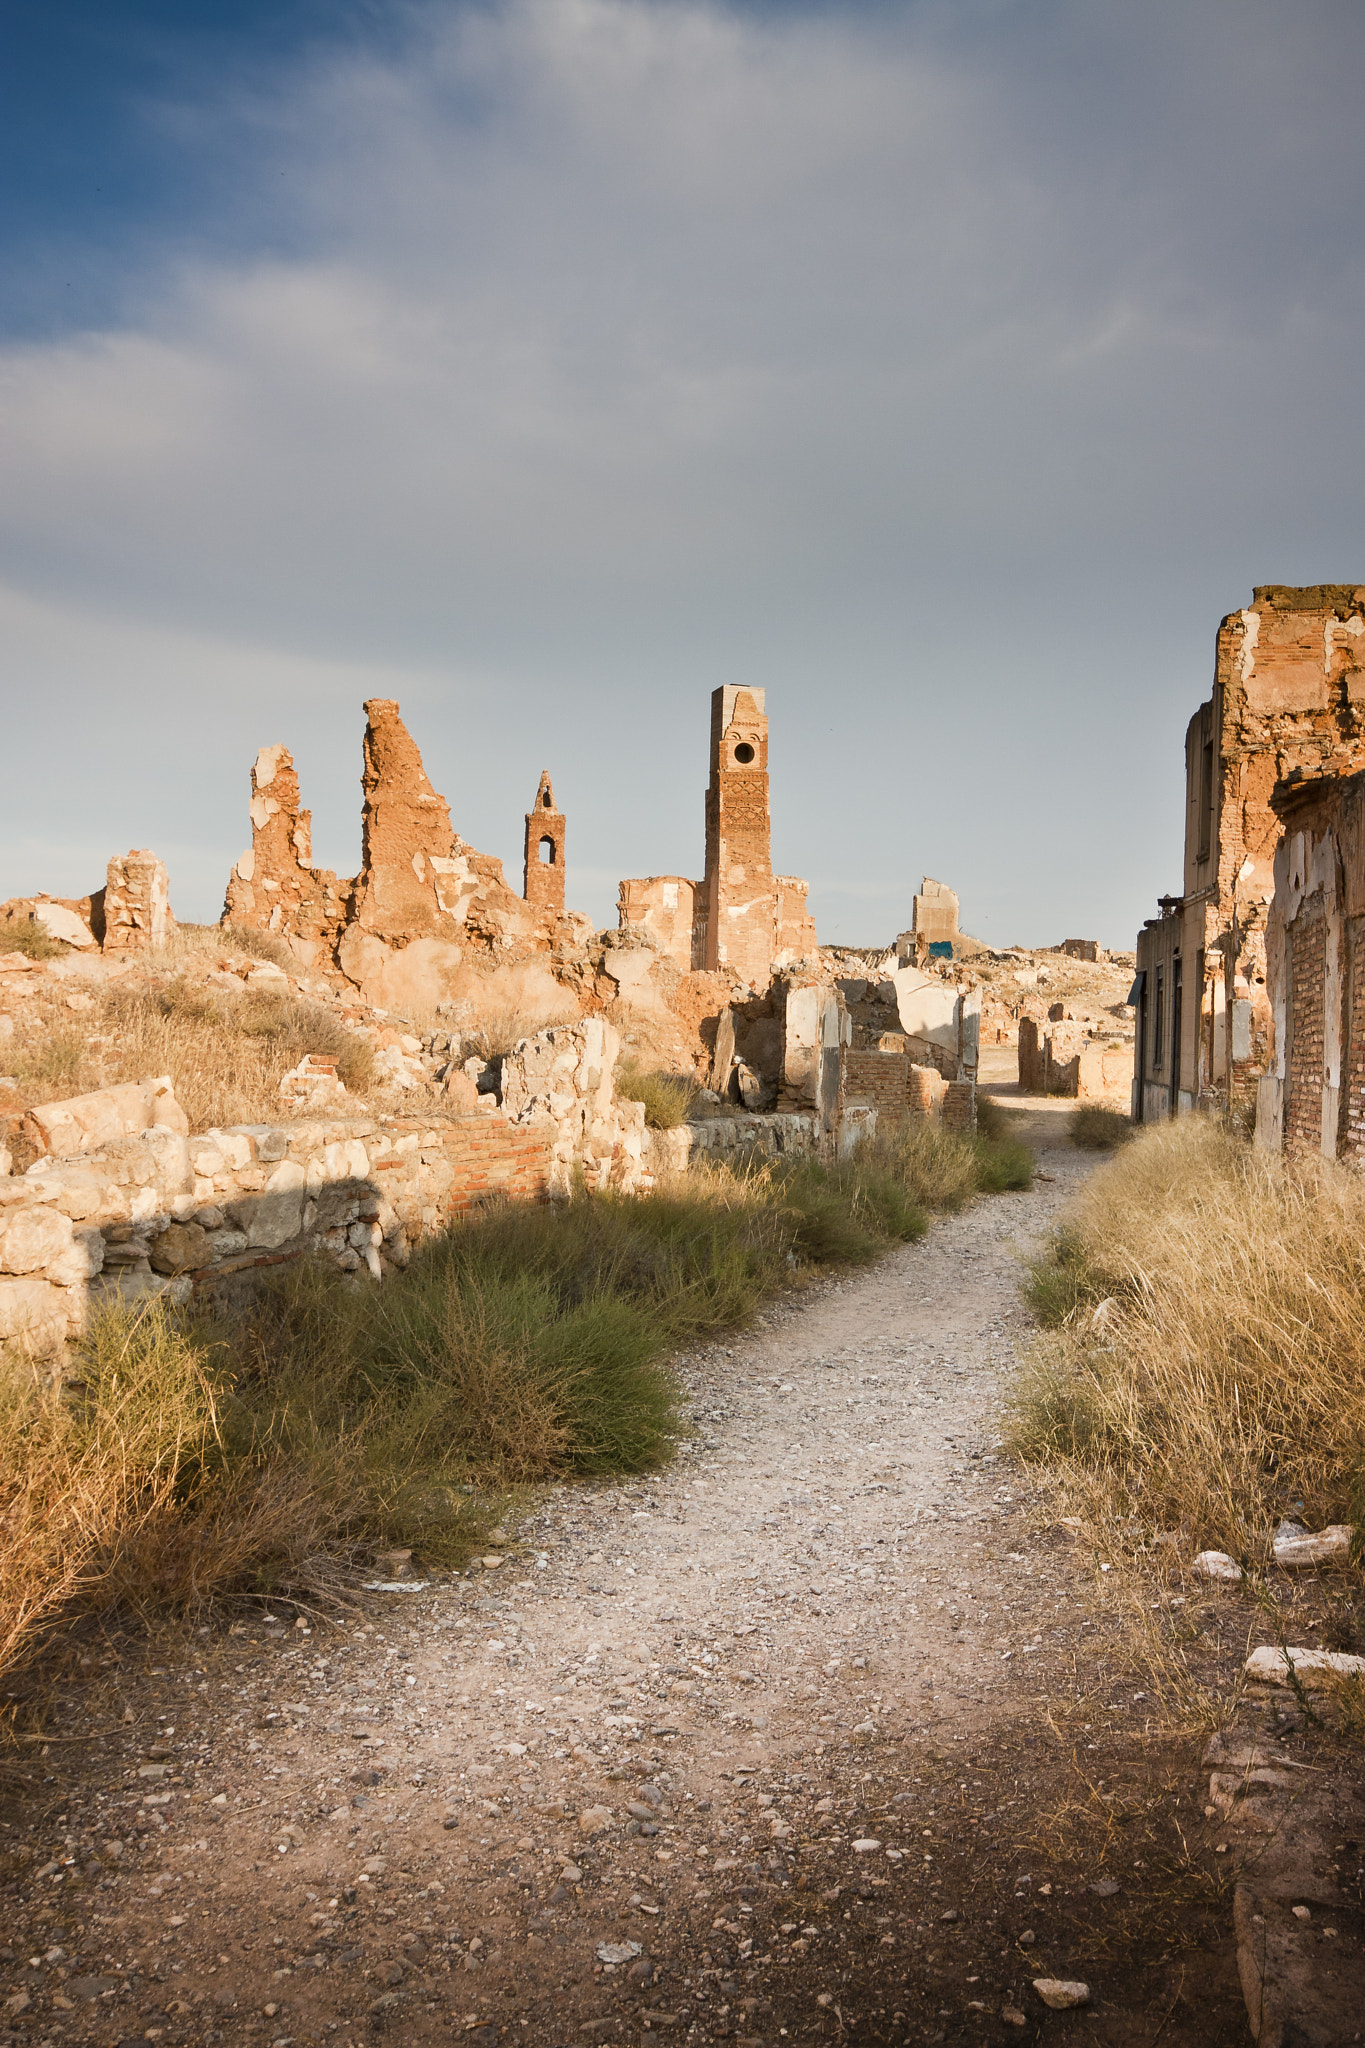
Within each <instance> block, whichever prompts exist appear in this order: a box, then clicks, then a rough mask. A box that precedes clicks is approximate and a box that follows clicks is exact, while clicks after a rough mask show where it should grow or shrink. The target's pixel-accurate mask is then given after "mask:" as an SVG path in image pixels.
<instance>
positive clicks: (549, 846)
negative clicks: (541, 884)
mask: <svg viewBox="0 0 1365 2048" xmlns="http://www.w3.org/2000/svg"><path fill="white" fill-rule="evenodd" d="M540 858H541V862H542V864H543V865H545V866H547V867H553V866H554V864H555V843H554V841H553V839H542V840H541V842H540Z"/></svg>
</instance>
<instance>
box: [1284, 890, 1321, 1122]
mask: <svg viewBox="0 0 1365 2048" xmlns="http://www.w3.org/2000/svg"><path fill="white" fill-rule="evenodd" d="M1289 973H1290V990H1291V996H1290V1000H1291V1002H1292V1004H1293V1026H1292V1029H1291V1032H1290V1040H1289V1059H1288V1073H1287V1077H1286V1086H1285V1106H1284V1148H1285V1151H1286V1152H1287V1153H1289V1154H1290V1156H1291V1157H1292V1156H1294V1155H1296V1154H1302V1153H1305V1152H1317V1151H1319V1150H1320V1149H1321V1144H1322V1076H1323V1055H1324V1052H1325V1049H1326V1048H1325V1035H1324V1020H1325V1012H1324V994H1325V990H1326V981H1327V920H1326V918H1325V916H1324V915H1323V910H1322V905H1321V903H1318V904H1316V905H1311V906H1310V905H1307V904H1305V906H1304V908H1303V909H1302V910H1301V911H1300V913H1299V916H1298V919H1297V921H1296V923H1295V925H1294V929H1293V934H1292V938H1291V941H1290V967H1289Z"/></svg>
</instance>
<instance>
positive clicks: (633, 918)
mask: <svg viewBox="0 0 1365 2048" xmlns="http://www.w3.org/2000/svg"><path fill="white" fill-rule="evenodd" d="M703 898H704V890H703V888H702V884H701V883H700V882H689V881H688V880H687V878H686V877H685V876H684V875H646V876H644V877H642V878H640V879H638V880H635V881H626V882H622V883H621V885H620V889H619V892H618V895H617V916H618V918H619V920H620V926H621V930H622V931H623V932H633V931H643V932H647V933H648V934H649V936H650V938H651V939H652V940H653V942H654V944H655V945H656V946H657V947H658V949H659V951H660V952H661V953H667V955H668V956H669V958H670V959H671V960H672V961H673V963H674V965H675V966H676V967H677V969H678V972H679V973H680V974H688V973H690V972H691V971H692V969H693V968H703V967H704V965H705V959H704V953H705V947H704V945H703V946H701V947H700V948H699V947H698V943H697V919H698V916H699V914H700V905H701V903H702V901H703Z"/></svg>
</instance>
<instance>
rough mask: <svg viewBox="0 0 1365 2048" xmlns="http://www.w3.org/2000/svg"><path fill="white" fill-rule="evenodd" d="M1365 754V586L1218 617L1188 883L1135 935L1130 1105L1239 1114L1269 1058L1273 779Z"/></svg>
mask: <svg viewBox="0 0 1365 2048" xmlns="http://www.w3.org/2000/svg"><path fill="white" fill-rule="evenodd" d="M1362 767H1365V588H1356V587H1355V586H1353V585H1350V584H1314V585H1311V586H1309V587H1307V588H1304V589H1295V588H1290V587H1287V586H1285V585H1282V584H1266V585H1262V586H1261V587H1259V588H1258V589H1256V590H1255V591H1254V592H1253V594H1252V603H1251V606H1250V607H1249V608H1248V609H1247V610H1245V611H1239V612H1233V613H1231V614H1230V615H1229V616H1228V617H1227V618H1225V619H1224V620H1223V622H1222V625H1221V626H1220V627H1219V630H1218V640H1217V650H1216V655H1215V662H1214V683H1213V694H1212V695H1211V697H1210V698H1209V700H1208V702H1207V703H1205V704H1201V705H1200V707H1199V709H1198V710H1197V711H1196V712H1195V714H1194V716H1193V718H1192V719H1191V720H1190V723H1189V727H1188V729H1187V731H1186V736H1185V865H1184V876H1183V880H1182V888H1181V893H1180V894H1179V895H1171V896H1163V897H1161V898H1160V899H1159V903H1158V909H1159V913H1160V914H1159V915H1158V916H1157V917H1156V918H1153V919H1151V920H1150V921H1149V922H1148V923H1147V924H1146V925H1144V927H1143V929H1142V931H1141V932H1140V933H1139V935H1138V943H1137V979H1136V981H1135V983H1134V990H1133V1001H1134V1002H1135V1004H1136V1005H1137V1039H1136V1054H1135V1078H1134V1087H1133V1114H1134V1116H1135V1117H1137V1118H1138V1119H1139V1120H1140V1121H1148V1122H1150V1121H1152V1120H1153V1119H1157V1118H1160V1117H1163V1116H1173V1115H1175V1114H1177V1112H1178V1111H1181V1110H1188V1109H1193V1108H1196V1107H1202V1108H1226V1109H1235V1110H1239V1111H1241V1112H1242V1113H1244V1114H1247V1113H1249V1112H1250V1111H1251V1109H1252V1107H1253V1105H1254V1104H1255V1102H1256V1099H1257V1092H1258V1088H1259V1083H1260V1081H1261V1077H1262V1076H1263V1074H1265V1073H1266V1071H1267V1070H1268V1069H1269V1068H1270V1067H1271V1066H1272V1064H1273V1063H1274V1061H1275V1057H1276V1055H1275V1029H1274V1019H1273V1015H1272V1008H1271V1000H1270V995H1269V992H1268V990H1267V985H1266V971H1267V970H1266V926H1267V919H1268V916H1269V909H1270V902H1271V896H1272V893H1273V890H1274V887H1275V880H1274V861H1275V850H1276V845H1277V842H1278V839H1279V835H1280V821H1279V818H1278V817H1277V815H1276V812H1275V809H1274V807H1273V805H1272V801H1271V799H1272V793H1273V791H1274V789H1275V786H1276V784H1277V783H1279V782H1282V781H1286V780H1287V779H1288V778H1290V777H1291V776H1299V777H1302V776H1309V777H1314V778H1317V777H1322V776H1339V775H1343V774H1349V773H1351V772H1352V771H1354V770H1356V769H1358V768H1362Z"/></svg>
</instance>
